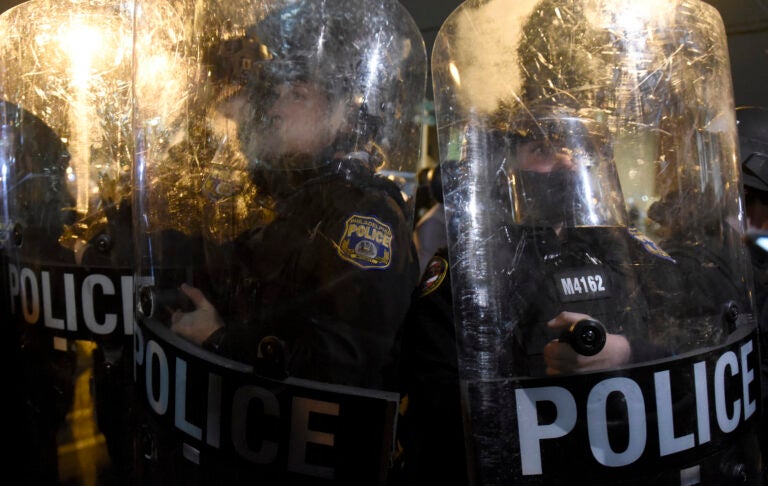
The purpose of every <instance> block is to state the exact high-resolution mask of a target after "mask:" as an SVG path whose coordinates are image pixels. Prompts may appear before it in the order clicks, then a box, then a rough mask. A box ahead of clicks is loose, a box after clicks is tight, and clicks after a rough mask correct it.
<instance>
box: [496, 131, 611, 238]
mask: <svg viewBox="0 0 768 486" xmlns="http://www.w3.org/2000/svg"><path fill="white" fill-rule="evenodd" d="M515 125H516V126H513V127H512V128H513V130H512V132H511V133H512V135H511V136H510V137H509V140H510V143H509V147H508V160H509V169H510V170H509V191H510V200H511V203H512V210H513V214H514V217H515V220H516V222H518V223H519V224H526V225H531V226H559V225H565V226H606V225H607V226H613V225H620V224H624V223H625V222H626V221H625V219H626V218H625V216H624V214H625V213H624V202H623V199H622V195H621V188H620V186H619V179H618V175H617V173H616V170H615V166H614V164H613V160H612V159H611V147H610V146H609V145H608V140H609V139H608V137H606V136H605V135H603V131H602V130H601V127H600V125H599V124H598V123H597V122H593V121H591V120H586V119H581V118H574V117H564V118H554V117H550V116H546V117H541V118H535V119H533V118H532V119H529V120H526V121H525V122H521V123H516V124H515Z"/></svg>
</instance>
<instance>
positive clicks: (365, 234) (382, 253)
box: [336, 214, 392, 269]
mask: <svg viewBox="0 0 768 486" xmlns="http://www.w3.org/2000/svg"><path fill="white" fill-rule="evenodd" d="M336 251H337V252H338V254H339V256H340V257H341V258H343V259H344V260H346V261H348V262H350V263H352V264H354V265H356V266H358V267H360V268H364V269H385V268H389V264H390V263H391V262H392V228H391V227H390V226H389V225H388V224H385V223H383V222H382V221H381V220H379V219H378V218H375V217H372V216H362V215H360V214H353V215H352V216H350V217H349V218H347V222H346V224H345V225H344V233H343V234H342V235H341V240H339V243H338V245H337V246H336Z"/></svg>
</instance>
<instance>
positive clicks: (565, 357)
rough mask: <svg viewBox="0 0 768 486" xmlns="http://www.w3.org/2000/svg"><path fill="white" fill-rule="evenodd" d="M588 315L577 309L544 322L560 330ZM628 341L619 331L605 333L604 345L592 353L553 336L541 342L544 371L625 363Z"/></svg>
mask: <svg viewBox="0 0 768 486" xmlns="http://www.w3.org/2000/svg"><path fill="white" fill-rule="evenodd" d="M583 319H591V317H590V316H588V315H586V314H579V313H577V312H567V311H566V312H561V313H560V314H558V315H556V316H555V317H554V318H553V319H552V320H551V321H549V322H548V323H547V326H548V327H549V328H550V329H552V330H555V331H562V330H565V329H567V328H568V327H570V326H571V325H572V324H574V323H576V322H578V321H580V320H583ZM630 351H631V350H630V345H629V341H628V340H627V338H626V337H624V336H622V335H621V334H606V336H605V346H604V347H603V349H602V350H601V351H600V352H598V353H597V354H595V355H593V356H585V355H583V354H579V353H577V352H576V351H575V350H574V349H573V347H572V346H571V345H570V344H568V343H567V342H564V341H561V340H559V339H555V340H552V341H550V342H549V343H547V344H546V346H544V351H543V353H544V362H545V363H546V365H547V374H548V375H559V374H566V373H575V372H579V371H595V370H604V369H609V368H615V367H617V366H622V365H624V364H627V363H628V362H629V359H630Z"/></svg>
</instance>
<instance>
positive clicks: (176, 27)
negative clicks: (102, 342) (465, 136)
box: [134, 0, 426, 484]
mask: <svg viewBox="0 0 768 486" xmlns="http://www.w3.org/2000/svg"><path fill="white" fill-rule="evenodd" d="M136 26H137V27H136V38H135V54H136V58H135V78H134V79H135V90H136V98H135V110H136V111H135V113H136V119H135V121H136V148H137V149H136V160H135V162H136V164H135V172H134V181H135V182H136V186H135V199H134V201H135V205H134V207H135V208H136V212H135V218H136V219H135V228H136V231H137V250H138V276H137V279H139V284H140V285H139V287H138V289H137V296H136V298H137V303H138V311H139V313H140V316H139V317H140V318H139V319H138V322H137V324H138V331H137V332H136V339H135V353H136V354H135V358H136V369H135V378H136V380H137V384H138V386H137V397H136V403H137V407H140V408H141V409H142V410H143V413H142V419H141V423H142V425H141V430H142V434H143V435H142V436H143V440H142V441H141V444H139V451H138V457H139V461H138V465H137V471H138V474H139V477H140V479H141V480H142V481H143V482H147V483H158V484H160V483H162V484H169V483H173V484H176V483H182V482H184V483H186V481H188V480H194V481H198V482H202V483H214V482H215V483H219V482H221V481H225V482H228V483H230V484H239V483H246V482H254V481H258V482H260V484H262V483H263V484H328V483H338V482H341V483H347V482H350V481H353V480H354V481H361V482H363V483H367V484H380V483H382V482H384V481H385V480H386V477H387V468H388V464H389V461H390V455H391V453H392V451H393V434H394V425H395V420H396V416H397V404H398V400H399V397H398V393H396V391H395V388H394V387H393V381H392V379H393V372H394V365H395V358H396V352H397V343H398V335H399V330H400V327H401V321H402V319H403V316H404V314H405V311H406V308H407V306H408V301H409V298H410V292H411V289H412V288H413V287H414V286H415V283H416V278H417V276H418V275H417V273H418V269H417V263H416V259H415V256H414V254H413V253H412V251H411V244H410V230H411V228H412V218H413V192H414V189H415V171H416V164H417V162H418V159H419V137H420V133H421V128H420V126H419V123H420V121H419V120H420V117H419V116H418V115H419V114H420V106H421V103H422V101H423V96H424V89H425V83H426V55H425V48H424V43H423V40H422V38H421V36H420V34H419V32H418V29H417V28H416V26H415V24H414V22H413V20H412V19H411V18H410V16H409V15H408V14H407V13H406V11H405V10H404V9H403V8H402V7H401V6H400V5H399V4H398V3H397V2H394V1H390V0H354V1H341V0H321V1H316V0H313V1H308V0H307V1H305V0H300V1H279V2H270V1H236V2H232V1H221V2H218V1H216V2H206V3H205V4H203V3H200V2H175V3H164V2H160V1H145V2H139V4H138V5H137V14H136Z"/></svg>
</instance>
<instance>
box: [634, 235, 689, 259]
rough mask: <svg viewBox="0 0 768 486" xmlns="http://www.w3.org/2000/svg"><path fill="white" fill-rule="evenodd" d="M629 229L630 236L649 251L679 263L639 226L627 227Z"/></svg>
mask: <svg viewBox="0 0 768 486" xmlns="http://www.w3.org/2000/svg"><path fill="white" fill-rule="evenodd" d="M627 231H628V232H629V234H630V236H632V238H634V239H635V240H637V241H638V242H639V243H640V244H641V245H642V246H643V248H645V250H646V251H647V252H648V253H651V254H653V255H656V256H657V257H659V258H663V259H665V260H669V261H670V262H672V263H677V262H675V259H674V258H672V257H671V256H670V255H669V253H667V252H666V251H664V250H662V249H661V248H659V246H658V245H657V244H656V242H654V241H653V240H651V239H650V238H648V237H647V236H645V235H644V234H643V233H641V232H640V230H638V229H637V228H627Z"/></svg>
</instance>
